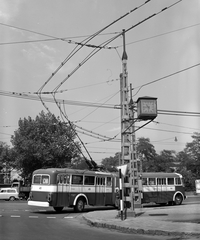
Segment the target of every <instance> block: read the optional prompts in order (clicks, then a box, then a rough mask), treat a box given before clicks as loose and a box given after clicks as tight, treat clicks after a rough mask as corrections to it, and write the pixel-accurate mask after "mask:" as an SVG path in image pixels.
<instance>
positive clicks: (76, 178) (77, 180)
mask: <svg viewBox="0 0 200 240" xmlns="http://www.w3.org/2000/svg"><path fill="white" fill-rule="evenodd" d="M72 184H81V185H82V184H83V176H82V175H72Z"/></svg>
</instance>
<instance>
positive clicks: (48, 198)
mask: <svg viewBox="0 0 200 240" xmlns="http://www.w3.org/2000/svg"><path fill="white" fill-rule="evenodd" d="M47 201H48V202H51V193H48V196H47Z"/></svg>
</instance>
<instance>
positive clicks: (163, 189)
mask: <svg viewBox="0 0 200 240" xmlns="http://www.w3.org/2000/svg"><path fill="white" fill-rule="evenodd" d="M170 191H175V186H148V187H147V186H145V187H143V192H170Z"/></svg>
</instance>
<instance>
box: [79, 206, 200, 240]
mask: <svg viewBox="0 0 200 240" xmlns="http://www.w3.org/2000/svg"><path fill="white" fill-rule="evenodd" d="M129 214H130V213H129V212H128V213H127V219H125V220H123V221H122V220H121V218H119V217H117V215H118V211H117V210H108V211H95V212H89V213H86V214H84V216H83V217H84V219H85V220H86V221H87V222H88V223H89V224H91V225H93V226H96V227H104V228H110V229H116V230H120V231H123V232H128V233H136V234H148V235H165V236H190V237H195V238H200V204H193V205H189V206H188V205H180V206H169V207H159V208H158V207H154V208H143V209H137V210H136V214H137V216H136V217H132V216H129Z"/></svg>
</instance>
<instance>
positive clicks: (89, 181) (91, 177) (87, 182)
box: [84, 176, 94, 185]
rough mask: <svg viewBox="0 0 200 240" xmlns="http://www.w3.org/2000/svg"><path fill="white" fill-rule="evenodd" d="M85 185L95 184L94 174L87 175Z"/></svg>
mask: <svg viewBox="0 0 200 240" xmlns="http://www.w3.org/2000/svg"><path fill="white" fill-rule="evenodd" d="M84 185H94V176H85V179H84Z"/></svg>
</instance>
